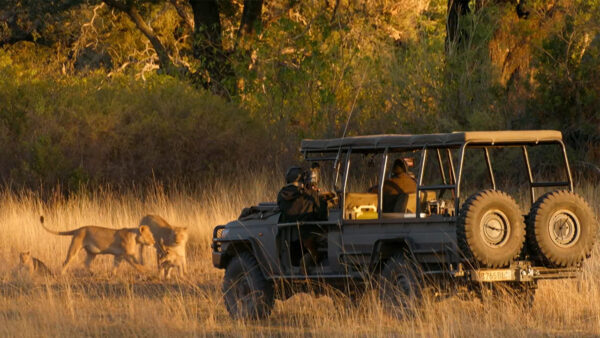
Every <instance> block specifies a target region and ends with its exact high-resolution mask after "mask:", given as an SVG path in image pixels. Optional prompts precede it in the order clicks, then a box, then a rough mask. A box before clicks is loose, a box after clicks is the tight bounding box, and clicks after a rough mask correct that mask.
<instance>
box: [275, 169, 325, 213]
mask: <svg viewBox="0 0 600 338" xmlns="http://www.w3.org/2000/svg"><path fill="white" fill-rule="evenodd" d="M302 177H303V171H302V169H301V168H299V167H291V168H289V169H288V170H287V173H286V174H285V181H286V185H285V186H284V187H283V188H281V190H280V191H279V194H278V195H277V205H278V206H279V210H281V216H280V217H279V221H280V222H282V223H285V222H298V221H318V220H325V219H327V203H326V202H325V201H323V200H322V199H321V198H319V189H318V188H317V186H316V185H313V184H311V186H310V187H306V188H305V187H304V184H303V182H302Z"/></svg>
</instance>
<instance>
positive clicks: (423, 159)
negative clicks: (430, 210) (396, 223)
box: [415, 146, 427, 218]
mask: <svg viewBox="0 0 600 338" xmlns="http://www.w3.org/2000/svg"><path fill="white" fill-rule="evenodd" d="M426 164H427V147H426V146H425V147H423V151H422V152H421V166H420V167H419V177H418V179H417V198H416V200H417V206H416V208H415V210H416V215H415V216H416V217H417V218H421V203H420V202H421V186H422V185H423V176H424V175H425V165H426Z"/></svg>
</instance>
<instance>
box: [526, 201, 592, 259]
mask: <svg viewBox="0 0 600 338" xmlns="http://www.w3.org/2000/svg"><path fill="white" fill-rule="evenodd" d="M527 220H528V221H527V241H528V246H529V248H530V249H531V251H532V253H533V254H534V256H535V258H536V259H538V260H539V261H540V263H542V264H548V265H551V266H557V267H569V266H573V265H577V264H579V263H580V262H581V261H583V260H584V259H585V257H586V256H589V254H590V252H591V251H592V247H593V245H594V242H595V241H596V236H597V234H598V223H597V222H596V219H595V217H594V212H593V211H592V209H591V208H590V206H589V204H587V203H586V202H585V201H584V200H583V198H581V197H580V196H579V195H577V194H575V193H573V192H570V191H566V190H560V191H553V192H549V193H547V194H545V195H543V196H542V197H540V198H539V199H538V200H537V202H535V204H534V205H533V206H532V207H531V212H530V213H529V216H528V218H527Z"/></svg>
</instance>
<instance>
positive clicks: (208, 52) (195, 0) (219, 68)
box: [190, 0, 233, 95]
mask: <svg viewBox="0 0 600 338" xmlns="http://www.w3.org/2000/svg"><path fill="white" fill-rule="evenodd" d="M190 5H191V6H192V12H193V13H194V27H195V29H194V42H193V53H194V57H195V58H196V59H198V60H200V61H201V62H202V64H203V66H204V68H205V69H206V70H207V72H208V74H209V76H210V78H209V79H203V80H202V82H203V85H204V86H205V87H210V88H211V89H212V90H213V91H215V92H217V93H219V94H224V93H227V94H229V95H231V91H230V90H228V88H227V87H226V86H225V85H224V84H223V81H224V80H225V79H226V78H227V77H228V76H232V75H233V69H232V68H231V65H230V64H229V61H228V60H227V57H226V55H225V51H224V50H223V43H222V40H221V30H222V28H221V19H220V18H219V4H218V2H217V0H190Z"/></svg>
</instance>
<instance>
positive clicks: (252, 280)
mask: <svg viewBox="0 0 600 338" xmlns="http://www.w3.org/2000/svg"><path fill="white" fill-rule="evenodd" d="M223 294H224V299H225V307H226V308H227V311H228V312H229V315H230V316H231V317H232V318H234V319H264V318H267V317H268V316H269V315H270V314H271V310H272V309H273V303H274V297H273V283H271V282H270V281H268V280H267V279H266V278H265V277H264V276H263V274H262V272H261V271H260V268H259V266H258V262H257V261H256V259H255V258H254V256H252V255H251V254H250V253H248V252H242V253H240V254H239V255H238V256H235V257H233V258H232V259H231V261H230V262H229V264H228V265H227V268H226V269H225V279H224V281H223Z"/></svg>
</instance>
